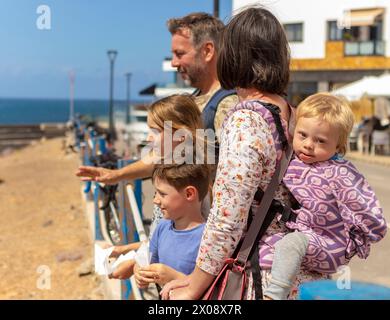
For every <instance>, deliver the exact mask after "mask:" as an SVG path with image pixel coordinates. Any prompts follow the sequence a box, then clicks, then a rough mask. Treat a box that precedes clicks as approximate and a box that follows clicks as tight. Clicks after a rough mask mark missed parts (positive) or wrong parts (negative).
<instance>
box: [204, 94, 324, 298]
mask: <svg viewBox="0 0 390 320" xmlns="http://www.w3.org/2000/svg"><path fill="white" fill-rule="evenodd" d="M282 122H283V120H282ZM283 126H284V129H285V131H286V127H287V124H286V123H285V122H283ZM276 138H277V131H276V127H275V124H274V122H273V120H272V115H271V113H270V112H269V111H268V110H266V109H265V108H264V107H263V106H262V105H261V103H260V102H258V101H245V102H242V103H240V104H238V105H237V106H236V108H234V109H233V110H232V111H231V113H230V114H229V117H227V119H226V120H225V123H224V127H223V131H222V134H221V144H220V155H219V163H218V169H217V175H216V180H215V183H214V188H213V204H212V208H211V211H210V214H209V218H208V220H207V224H206V227H205V230H204V233H203V238H202V242H201V244H200V248H199V254H198V258H197V266H198V267H199V268H200V269H202V270H204V271H206V272H207V273H210V274H212V275H217V274H218V272H219V271H220V270H221V268H222V266H223V264H224V261H225V259H226V258H229V257H231V256H232V254H233V252H234V250H235V248H236V246H237V244H238V242H239V240H240V239H241V237H242V236H243V234H244V232H245V231H246V227H247V219H248V212H249V209H250V207H251V206H252V209H253V210H254V209H255V206H256V205H257V203H256V202H255V201H253V197H254V194H255V193H256V191H257V189H258V188H260V189H261V190H265V188H266V187H267V185H268V183H269V182H270V180H271V177H272V175H273V173H274V170H275V166H276V161H277V160H278V159H279V157H280V154H281V148H279V147H277V146H278V145H275V143H274V141H275V140H276ZM275 198H277V199H279V200H281V201H282V202H284V203H287V202H288V201H289V196H288V192H287V189H286V188H285V187H284V186H283V185H281V186H279V188H278V190H277V192H276V195H275ZM279 219H280V217H279V216H277V217H276V218H275V219H274V221H273V222H272V223H271V225H270V227H269V228H268V230H267V232H266V233H265V235H264V236H263V237H262V239H261V240H260V243H259V251H260V254H259V256H260V261H259V263H260V266H261V269H262V275H263V276H262V284H263V287H265V286H266V285H267V283H268V281H269V276H270V275H269V271H270V268H271V266H272V258H273V248H274V244H275V243H276V242H277V241H278V240H280V239H281V238H282V237H283V235H285V234H286V233H287V232H288V229H287V228H286V227H285V225H284V224H283V223H279ZM321 277H322V275H319V274H309V273H308V272H304V271H303V272H301V274H300V275H299V276H298V279H297V283H300V282H302V281H303V279H304V278H307V280H312V279H314V278H321ZM251 287H252V281H250V284H249V290H248V292H247V297H248V298H253V290H251ZM295 293H296V287H295V288H294V289H293V294H291V295H290V296H291V297H294V296H295Z"/></svg>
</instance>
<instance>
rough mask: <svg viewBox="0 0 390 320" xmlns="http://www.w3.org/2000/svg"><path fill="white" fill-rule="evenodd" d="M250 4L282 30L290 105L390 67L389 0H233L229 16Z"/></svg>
mask: <svg viewBox="0 0 390 320" xmlns="http://www.w3.org/2000/svg"><path fill="white" fill-rule="evenodd" d="M253 3H255V4H262V5H264V6H265V7H266V8H268V9H269V10H270V11H271V12H273V13H274V14H275V16H276V17H277V18H278V19H279V20H280V21H281V23H282V24H283V25H284V27H285V30H286V34H287V37H288V39H289V43H290V48H291V57H292V61H291V71H292V73H291V83H290V86H289V96H290V98H291V99H292V102H293V103H298V102H299V101H300V100H302V99H303V98H305V97H306V96H307V95H309V94H312V93H314V92H317V91H326V90H332V89H334V88H337V87H339V86H341V85H343V84H346V83H349V82H352V81H355V80H358V79H361V78H362V77H364V76H366V75H379V74H382V73H383V72H385V71H386V70H389V69H390V0H327V1H318V0H257V1H254V0H233V3H232V9H233V14H234V13H235V12H236V11H237V10H241V9H242V8H243V7H245V6H247V5H250V4H253ZM389 85H390V84H389Z"/></svg>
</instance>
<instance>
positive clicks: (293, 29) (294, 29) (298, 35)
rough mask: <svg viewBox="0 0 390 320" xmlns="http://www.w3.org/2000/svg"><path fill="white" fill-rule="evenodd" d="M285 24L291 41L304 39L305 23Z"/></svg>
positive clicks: (288, 38)
mask: <svg viewBox="0 0 390 320" xmlns="http://www.w3.org/2000/svg"><path fill="white" fill-rule="evenodd" d="M283 26H284V30H285V31H286V36H287V40H288V41H289V42H299V41H303V23H289V24H285V25H283Z"/></svg>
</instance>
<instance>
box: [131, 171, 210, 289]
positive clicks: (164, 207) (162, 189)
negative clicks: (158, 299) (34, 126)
mask: <svg viewBox="0 0 390 320" xmlns="http://www.w3.org/2000/svg"><path fill="white" fill-rule="evenodd" d="M152 179H153V184H154V186H155V188H156V195H155V197H154V203H155V204H156V205H158V206H159V207H160V209H161V211H162V213H163V217H164V219H163V220H162V221H161V222H160V223H159V224H158V226H157V228H156V230H155V232H154V233H153V237H152V239H151V241H150V256H151V261H150V265H149V266H147V267H145V268H141V267H140V266H138V265H137V264H136V265H135V267H134V276H135V279H136V282H137V285H138V287H140V288H145V287H147V286H148V285H149V283H156V284H158V285H160V286H162V285H164V284H165V283H167V282H169V281H171V280H174V279H179V278H181V277H184V276H185V275H188V274H190V273H191V272H192V271H193V270H194V268H195V261H196V257H197V255H198V250H199V244H200V240H201V237H202V234H203V228H204V226H205V223H204V218H203V216H202V213H201V203H202V200H203V198H204V197H205V196H206V195H207V192H208V189H209V168H208V166H207V165H206V164H182V165H156V167H155V169H154V171H153V176H152Z"/></svg>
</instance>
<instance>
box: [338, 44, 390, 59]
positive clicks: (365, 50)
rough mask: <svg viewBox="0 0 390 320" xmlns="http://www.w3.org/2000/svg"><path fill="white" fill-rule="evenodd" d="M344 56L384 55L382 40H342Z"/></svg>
mask: <svg viewBox="0 0 390 320" xmlns="http://www.w3.org/2000/svg"><path fill="white" fill-rule="evenodd" d="M344 55H345V56H384V55H385V42H384V41H346V42H344Z"/></svg>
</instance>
